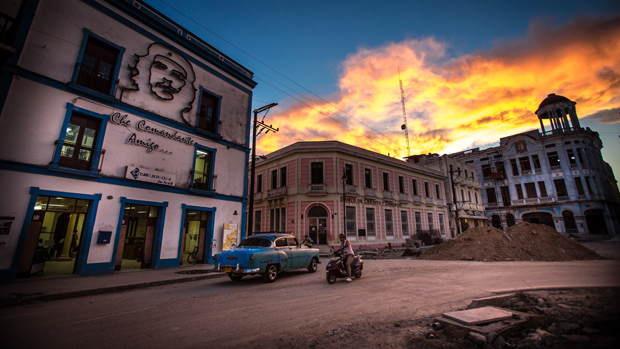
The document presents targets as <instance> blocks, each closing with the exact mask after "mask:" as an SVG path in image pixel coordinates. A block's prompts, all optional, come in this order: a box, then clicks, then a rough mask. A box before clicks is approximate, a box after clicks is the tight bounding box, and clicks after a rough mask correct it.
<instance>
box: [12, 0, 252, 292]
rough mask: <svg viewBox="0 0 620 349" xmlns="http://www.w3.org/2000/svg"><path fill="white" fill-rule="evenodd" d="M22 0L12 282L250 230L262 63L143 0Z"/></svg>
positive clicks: (121, 266) (15, 91)
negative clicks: (222, 47)
mask: <svg viewBox="0 0 620 349" xmlns="http://www.w3.org/2000/svg"><path fill="white" fill-rule="evenodd" d="M10 4H11V5H14V6H17V7H19V8H20V9H21V10H20V11H17V13H19V16H20V17H19V18H16V19H15V21H14V22H13V23H14V27H13V28H14V29H15V35H14V36H13V37H12V40H11V42H8V43H3V44H5V45H4V46H3V47H8V49H7V50H6V51H3V52H4V53H7V54H5V55H4V56H3V57H8V58H7V59H6V61H4V62H3V63H4V65H3V69H2V71H3V73H2V76H1V77H0V79H1V82H2V85H1V86H2V88H0V110H1V114H0V217H1V218H0V220H1V223H2V225H1V226H0V229H1V230H0V280H1V281H4V282H7V281H9V282H10V281H11V280H13V279H14V278H15V277H16V276H17V277H27V276H29V275H30V274H31V273H36V272H40V271H43V274H44V275H49V274H50V273H60V274H63V273H65V274H66V273H69V274H71V273H75V274H79V275H92V274H105V273H113V272H114V271H115V270H125V269H131V268H166V267H178V266H179V265H180V264H183V263H187V261H186V260H187V254H188V253H189V252H191V251H193V250H194V249H195V248H198V260H199V262H208V261H210V260H212V255H213V254H214V253H215V252H217V251H219V250H221V249H222V242H223V234H224V227H225V225H227V226H226V227H227V228H228V229H229V230H232V231H234V230H235V228H236V230H237V231H239V232H243V231H245V219H244V216H245V215H244V214H243V212H244V211H245V206H246V202H247V200H246V197H247V176H246V175H245V174H246V173H247V168H248V165H247V164H248V160H249V130H250V124H251V122H250V115H251V112H250V110H251V100H252V89H253V88H254V86H255V85H256V83H255V82H254V81H253V79H252V77H253V74H252V72H250V71H248V70H247V69H245V68H244V67H242V66H240V65H239V64H238V63H236V62H234V61H233V60H231V59H230V58H228V57H227V56H226V55H224V54H223V53H221V52H219V51H218V50H216V49H215V48H213V47H211V46H210V45H209V44H207V43H205V42H204V41H202V40H200V39H199V38H197V37H196V36H195V35H193V34H192V33H190V32H188V31H187V30H185V29H184V28H182V27H181V26H179V25H178V24H176V23H174V22H173V21H172V20H170V19H169V18H166V17H164V16H163V15H162V14H160V13H158V12H157V11H155V10H154V9H152V8H151V7H150V6H148V5H146V4H145V3H143V2H142V1H138V0H82V1H78V0H37V1H27V2H26V1H11V2H10ZM0 9H1V10H4V9H2V8H0ZM11 49H12V50H11ZM11 51H13V52H11ZM241 237H242V236H238V237H237V238H241ZM63 239H64V240H63ZM38 241H40V243H39V242H38ZM39 245H42V246H39ZM50 252H51V253H50ZM48 254H52V255H56V257H57V258H56V259H52V260H49V259H48V258H46V255H48ZM48 257H49V256H48ZM61 262H62V263H63V264H62V265H60V263H61ZM67 266H69V267H67Z"/></svg>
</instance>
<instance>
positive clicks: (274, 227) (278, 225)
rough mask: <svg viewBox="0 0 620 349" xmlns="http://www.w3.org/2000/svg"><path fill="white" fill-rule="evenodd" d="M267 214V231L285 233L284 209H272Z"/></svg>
mask: <svg viewBox="0 0 620 349" xmlns="http://www.w3.org/2000/svg"><path fill="white" fill-rule="evenodd" d="M269 212H270V215H269V231H278V232H284V231H286V209H285V208H284V207H283V208H275V209H274V208H272V209H271V210H269ZM257 231H258V230H257Z"/></svg>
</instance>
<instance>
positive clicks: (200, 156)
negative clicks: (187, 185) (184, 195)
mask: <svg viewBox="0 0 620 349" xmlns="http://www.w3.org/2000/svg"><path fill="white" fill-rule="evenodd" d="M214 162H215V149H208V148H202V147H196V160H195V161H194V182H193V185H192V187H193V188H194V189H199V190H215V189H214V187H213V179H214V178H215V176H214V175H213V164H214Z"/></svg>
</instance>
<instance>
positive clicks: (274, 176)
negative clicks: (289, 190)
mask: <svg viewBox="0 0 620 349" xmlns="http://www.w3.org/2000/svg"><path fill="white" fill-rule="evenodd" d="M277 187H278V170H273V171H271V189H276V188H277Z"/></svg>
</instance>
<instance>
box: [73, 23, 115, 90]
mask: <svg viewBox="0 0 620 349" xmlns="http://www.w3.org/2000/svg"><path fill="white" fill-rule="evenodd" d="M84 32H85V35H84V39H83V41H82V47H81V48H80V52H79V54H78V59H77V63H76V65H75V71H74V72H73V77H72V81H73V82H74V83H75V84H76V85H79V86H83V87H86V88H88V89H91V90H93V91H96V92H99V93H103V94H106V95H114V91H115V90H116V85H117V77H118V72H119V70H120V63H121V59H122V57H123V53H124V52H125V49H124V48H123V47H120V46H116V45H114V44H112V43H111V42H109V41H107V40H105V39H103V38H101V37H99V36H96V35H94V34H92V33H91V32H90V31H89V30H84Z"/></svg>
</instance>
